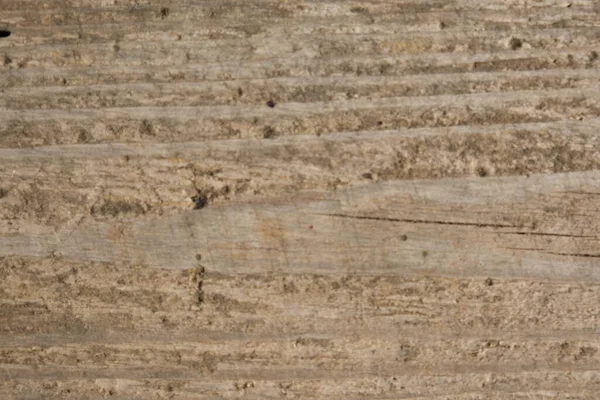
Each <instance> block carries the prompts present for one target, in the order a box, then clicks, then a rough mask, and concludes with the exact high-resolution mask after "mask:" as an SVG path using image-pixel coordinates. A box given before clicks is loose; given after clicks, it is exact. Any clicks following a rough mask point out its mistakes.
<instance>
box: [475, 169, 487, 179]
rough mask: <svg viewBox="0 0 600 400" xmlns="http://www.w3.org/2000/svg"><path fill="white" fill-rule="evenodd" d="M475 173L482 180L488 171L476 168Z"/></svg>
mask: <svg viewBox="0 0 600 400" xmlns="http://www.w3.org/2000/svg"><path fill="white" fill-rule="evenodd" d="M476 172H477V175H478V176H480V177H482V178H485V177H486V176H488V171H487V169H485V167H477V170H476Z"/></svg>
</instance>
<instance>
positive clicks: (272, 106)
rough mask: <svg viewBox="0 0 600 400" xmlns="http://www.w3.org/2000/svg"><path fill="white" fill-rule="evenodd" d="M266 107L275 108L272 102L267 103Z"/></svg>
mask: <svg viewBox="0 0 600 400" xmlns="http://www.w3.org/2000/svg"><path fill="white" fill-rule="evenodd" d="M267 106H268V107H270V108H275V102H274V101H273V100H269V101H267Z"/></svg>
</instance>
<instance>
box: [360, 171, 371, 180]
mask: <svg viewBox="0 0 600 400" xmlns="http://www.w3.org/2000/svg"><path fill="white" fill-rule="evenodd" d="M362 177H363V178H365V179H373V174H372V173H370V172H365V173H364V174H362Z"/></svg>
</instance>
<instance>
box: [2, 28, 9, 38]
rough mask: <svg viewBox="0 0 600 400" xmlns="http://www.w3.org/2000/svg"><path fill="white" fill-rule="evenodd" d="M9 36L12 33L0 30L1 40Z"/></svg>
mask: <svg viewBox="0 0 600 400" xmlns="http://www.w3.org/2000/svg"><path fill="white" fill-rule="evenodd" d="M9 36H10V31H7V30H6V29H1V30H0V38H5V37H9Z"/></svg>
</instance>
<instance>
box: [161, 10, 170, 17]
mask: <svg viewBox="0 0 600 400" xmlns="http://www.w3.org/2000/svg"><path fill="white" fill-rule="evenodd" d="M169 12H170V11H169V9H168V8H166V7H163V8H161V9H160V19H165V18H167V17H168V16H169Z"/></svg>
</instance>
